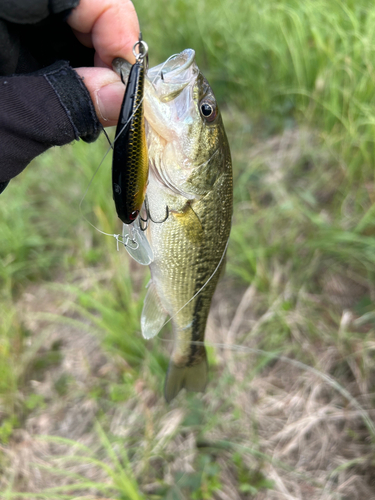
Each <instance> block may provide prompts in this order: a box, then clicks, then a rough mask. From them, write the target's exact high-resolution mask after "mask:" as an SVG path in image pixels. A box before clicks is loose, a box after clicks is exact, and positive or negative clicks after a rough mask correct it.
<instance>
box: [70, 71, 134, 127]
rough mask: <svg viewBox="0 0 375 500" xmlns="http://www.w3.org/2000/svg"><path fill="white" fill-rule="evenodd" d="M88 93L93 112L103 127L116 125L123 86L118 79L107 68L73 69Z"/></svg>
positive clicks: (122, 95) (123, 90)
mask: <svg viewBox="0 0 375 500" xmlns="http://www.w3.org/2000/svg"><path fill="white" fill-rule="evenodd" d="M75 71H77V73H78V74H79V76H80V77H81V78H82V79H83V83H84V84H85V86H86V88H87V90H88V91H89V93H90V96H91V99H92V102H93V103H94V107H95V111H96V114H97V117H98V119H99V121H100V123H101V124H102V125H103V126H104V127H111V126H113V125H116V124H117V120H118V116H119V114H120V107H121V103H122V100H123V97H124V92H125V86H124V84H123V83H122V82H121V80H120V77H119V76H118V75H117V74H116V73H114V72H113V71H112V70H110V69H107V68H75Z"/></svg>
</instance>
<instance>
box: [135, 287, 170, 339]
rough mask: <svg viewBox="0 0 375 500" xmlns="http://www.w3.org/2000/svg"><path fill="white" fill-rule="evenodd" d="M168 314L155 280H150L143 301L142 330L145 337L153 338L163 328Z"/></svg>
mask: <svg viewBox="0 0 375 500" xmlns="http://www.w3.org/2000/svg"><path fill="white" fill-rule="evenodd" d="M167 316H168V314H167V312H166V311H165V310H164V308H163V306H162V303H161V300H160V297H159V295H158V293H157V291H156V286H155V284H154V283H153V281H150V284H149V287H148V290H147V293H146V297H145V300H144V303H143V309H142V315H141V331H142V335H143V337H144V338H145V339H152V338H153V337H155V336H156V335H157V334H158V333H159V332H160V330H161V329H162V327H163V325H164V323H165V320H166V318H167Z"/></svg>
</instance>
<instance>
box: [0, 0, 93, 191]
mask: <svg viewBox="0 0 375 500" xmlns="http://www.w3.org/2000/svg"><path fill="white" fill-rule="evenodd" d="M77 4H78V0H34V1H31V0H2V2H0V192H1V185H3V184H4V183H5V182H6V181H8V180H9V179H11V178H13V177H14V176H16V175H17V174H18V173H20V172H21V171H22V170H23V169H24V168H25V167H26V165H27V164H28V163H29V162H30V161H31V160H32V159H33V158H34V157H35V156H37V155H39V154H40V153H42V152H43V151H45V150H46V149H48V148H49V147H51V146H60V145H63V144H67V143H69V142H71V141H73V140H74V139H77V140H78V139H79V138H81V139H83V140H85V141H87V142H91V141H93V140H95V139H96V138H97V137H98V135H99V133H100V130H101V125H100V123H99V121H98V119H97V117H96V114H95V110H94V106H93V103H92V101H91V99H90V95H89V93H88V91H87V89H86V87H85V86H84V84H83V82H82V80H81V79H80V78H79V77H78V75H77V73H76V72H75V71H74V70H73V69H72V68H71V66H70V65H73V66H93V56H94V51H93V50H92V49H87V48H86V47H84V46H82V45H81V44H80V43H79V42H78V40H77V39H76V38H75V36H74V34H73V32H72V30H71V29H70V27H69V26H68V25H67V24H66V22H65V18H66V16H67V15H68V14H69V12H70V9H71V8H72V7H74V6H76V5H77Z"/></svg>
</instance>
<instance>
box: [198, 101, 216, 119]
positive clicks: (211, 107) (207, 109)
mask: <svg viewBox="0 0 375 500" xmlns="http://www.w3.org/2000/svg"><path fill="white" fill-rule="evenodd" d="M200 111H201V115H202V116H203V118H204V119H205V120H206V121H207V122H212V121H214V120H215V118H216V114H217V111H216V105H215V104H214V103H212V102H210V101H202V102H201V103H200Z"/></svg>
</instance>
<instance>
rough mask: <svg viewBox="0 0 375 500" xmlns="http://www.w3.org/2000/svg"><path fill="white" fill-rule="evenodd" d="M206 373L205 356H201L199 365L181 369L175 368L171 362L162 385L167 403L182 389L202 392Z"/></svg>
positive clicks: (205, 381) (205, 382) (205, 383)
mask: <svg viewBox="0 0 375 500" xmlns="http://www.w3.org/2000/svg"><path fill="white" fill-rule="evenodd" d="M207 373H208V366H207V358H206V356H203V358H202V361H201V362H200V363H198V364H195V365H192V366H184V367H182V368H180V367H179V366H176V365H175V364H174V363H173V361H172V360H171V362H170V363H169V367H168V371H167V376H166V379H165V385H164V396H165V399H166V401H167V403H170V402H171V401H172V399H173V398H175V397H176V396H177V394H178V393H179V392H180V390H181V389H183V388H185V389H186V390H187V391H193V392H203V391H204V390H205V388H206V385H207Z"/></svg>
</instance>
